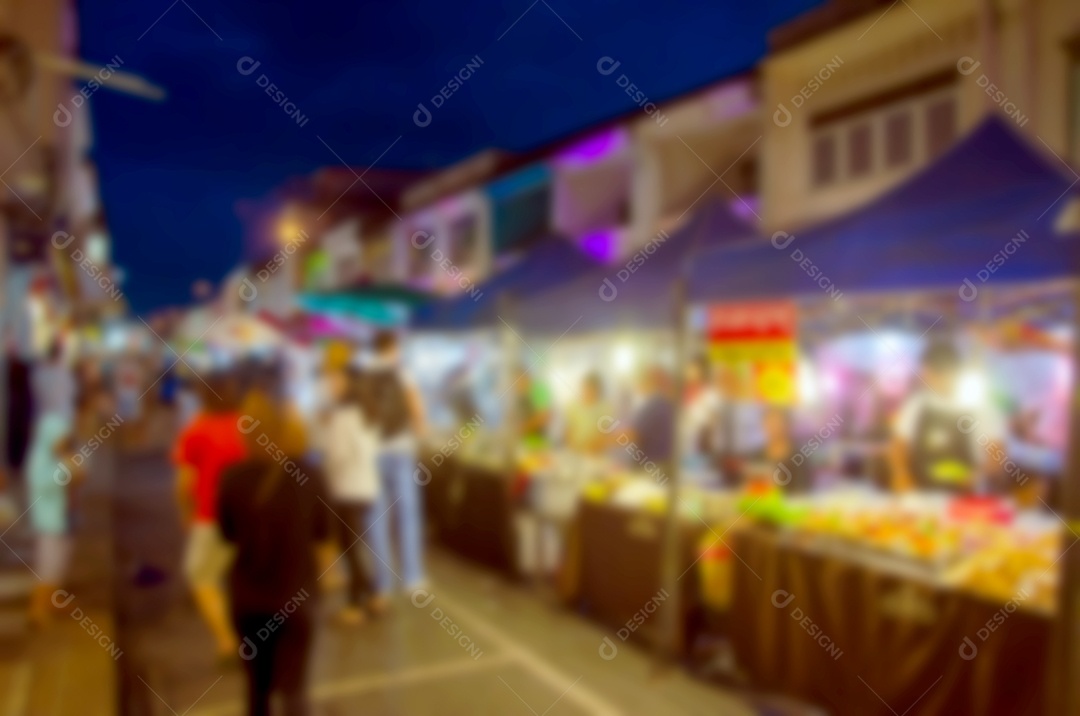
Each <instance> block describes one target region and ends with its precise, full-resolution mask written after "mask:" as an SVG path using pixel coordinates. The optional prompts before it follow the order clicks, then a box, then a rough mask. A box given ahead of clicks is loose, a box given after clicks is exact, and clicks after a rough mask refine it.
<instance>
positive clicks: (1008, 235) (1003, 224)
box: [688, 117, 1080, 302]
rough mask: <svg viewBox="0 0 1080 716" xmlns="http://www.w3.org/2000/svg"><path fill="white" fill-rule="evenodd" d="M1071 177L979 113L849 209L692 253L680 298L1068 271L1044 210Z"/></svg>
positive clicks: (1074, 249) (1067, 189)
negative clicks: (942, 150) (890, 185)
mask: <svg viewBox="0 0 1080 716" xmlns="http://www.w3.org/2000/svg"><path fill="white" fill-rule="evenodd" d="M1075 179H1076V177H1075V176H1074V175H1072V174H1071V173H1069V171H1068V169H1067V168H1066V167H1065V166H1064V165H1063V164H1061V163H1060V162H1059V161H1058V160H1056V159H1055V158H1054V157H1052V156H1051V157H1044V156H1042V153H1041V152H1038V151H1036V150H1035V149H1034V148H1032V147H1031V146H1029V145H1028V144H1027V143H1026V142H1025V141H1024V140H1023V139H1021V138H1020V137H1019V136H1017V134H1016V133H1015V132H1013V131H1012V130H1011V129H1009V128H1008V127H1007V126H1005V124H1004V123H1003V122H1002V121H1001V120H1000V119H999V118H997V117H991V118H989V119H987V120H986V121H984V122H983V123H982V124H981V125H980V126H979V127H978V128H976V129H975V130H974V131H973V132H972V133H971V134H970V135H968V137H967V138H965V139H964V140H963V141H961V142H960V143H959V144H957V145H956V146H955V147H954V148H953V149H952V150H951V151H949V152H948V153H947V154H945V155H944V156H943V157H942V158H941V159H939V160H938V161H937V162H935V163H934V164H933V165H931V166H930V167H928V168H926V169H924V170H923V171H921V172H919V173H917V174H916V175H915V176H914V177H912V178H910V179H908V180H907V181H906V182H904V183H903V184H902V185H901V186H900V187H898V188H896V189H894V190H893V191H891V192H889V193H888V194H886V195H885V196H883V197H882V198H880V199H878V200H877V201H874V202H872V203H870V204H869V205H867V206H866V207H864V208H862V209H859V210H858V211H856V212H854V213H852V214H848V215H846V216H844V217H841V218H839V219H835V220H833V221H830V222H827V223H825V224H822V225H820V226H817V227H814V228H813V229H810V230H808V231H805V232H802V233H797V234H795V235H794V236H792V235H789V234H786V233H784V232H778V233H777V234H776V235H774V237H773V239H772V241H770V242H763V243H756V244H754V243H746V244H742V245H739V246H733V247H721V248H718V249H715V250H710V251H708V252H707V253H705V254H703V255H701V256H700V257H699V259H698V260H696V261H695V262H694V265H693V267H692V269H691V271H690V273H689V275H688V294H689V298H690V300H691V301H695V302H703V301H712V302H718V301H732V300H745V299H753V298H769V297H773V298H777V297H783V296H798V295H815V294H817V295H820V294H821V293H822V292H823V291H824V292H827V293H828V294H829V295H830V296H831V297H833V298H835V297H836V296H837V295H838V294H853V293H858V292H890V291H902V290H911V289H941V288H946V289H951V290H955V291H957V292H958V293H959V292H960V291H961V288H963V290H964V294H962V295H961V297H965V296H972V297H973V296H974V295H975V294H977V289H978V288H980V287H982V286H983V285H984V284H1006V283H1021V282H1031V281H1040V280H1047V279H1053V278H1058V277H1065V276H1074V275H1076V274H1077V272H1078V271H1080V262H1078V259H1080V235H1077V234H1076V232H1075V230H1073V231H1071V232H1059V230H1058V228H1057V226H1056V225H1057V223H1058V222H1057V221H1056V219H1057V217H1058V215H1059V214H1060V212H1061V211H1062V210H1063V209H1064V208H1065V207H1066V206H1068V205H1069V203H1070V201H1071V200H1072V199H1075V198H1076V196H1077V195H1078V193H1080V192H1076V191H1074V190H1076V189H1077V188H1078V187H1080V184H1078V183H1077V182H1075ZM999 252H1001V255H1000V256H998V254H999ZM988 264H989V265H988ZM968 300H970V298H968Z"/></svg>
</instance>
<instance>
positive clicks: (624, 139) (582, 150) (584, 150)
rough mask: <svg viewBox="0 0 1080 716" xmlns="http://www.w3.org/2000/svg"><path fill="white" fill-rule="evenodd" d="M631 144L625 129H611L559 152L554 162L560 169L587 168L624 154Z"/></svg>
mask: <svg viewBox="0 0 1080 716" xmlns="http://www.w3.org/2000/svg"><path fill="white" fill-rule="evenodd" d="M629 143H630V139H629V136H628V135H627V132H626V130H625V129H624V128H622V127H611V128H610V129H605V130H604V131H602V132H597V133H596V134H593V135H591V136H589V137H587V138H585V139H583V140H582V141H580V142H578V143H577V144H573V145H571V146H569V147H567V148H566V149H563V150H561V151H559V152H558V153H556V154H555V156H554V158H553V159H552V162H553V163H554V164H555V165H556V166H559V167H567V168H575V167H587V166H589V165H591V164H596V163H598V162H602V161H604V160H605V159H609V158H611V157H612V156H614V155H616V154H618V153H620V152H622V151H623V150H625V149H626V148H627V147H628V146H629Z"/></svg>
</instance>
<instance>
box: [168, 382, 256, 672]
mask: <svg viewBox="0 0 1080 716" xmlns="http://www.w3.org/2000/svg"><path fill="white" fill-rule="evenodd" d="M201 388H202V390H201V396H200V397H201V402H202V407H201V410H200V412H199V414H198V415H197V416H196V417H195V419H193V420H192V421H191V422H190V423H189V424H188V425H187V427H185V428H184V430H183V432H181V433H180V435H179V436H178V437H177V439H176V446H175V449H174V450H173V462H175V463H176V466H177V481H176V500H177V504H178V506H179V509H180V516H181V519H182V521H183V523H184V526H185V528H186V529H187V531H188V536H187V548H186V550H185V554H184V574H185V576H186V577H187V580H188V582H189V584H190V585H191V590H192V593H193V594H194V597H195V603H196V605H197V606H198V609H199V612H200V613H201V614H202V617H203V619H204V620H205V621H206V624H207V626H208V627H210V631H211V633H212V634H213V636H214V641H215V642H216V644H217V650H218V655H219V657H221V658H222V659H226V658H231V657H233V656H234V655H235V653H236V649H237V646H238V642H237V638H236V635H235V633H234V632H233V629H232V625H231V620H230V618H229V610H228V603H227V601H226V597H225V590H224V584H223V581H224V576H225V571H226V569H228V566H229V562H230V561H231V558H232V553H231V550H230V548H229V546H228V544H227V543H226V542H225V540H224V539H222V536H221V532H220V530H219V529H218V522H217V497H218V482H219V481H220V479H221V475H222V472H223V471H224V470H225V468H227V467H229V466H230V465H232V464H234V463H237V462H239V461H240V460H242V459H244V457H245V456H246V454H247V451H246V449H245V447H244V440H243V434H242V433H241V432H240V428H239V425H238V423H239V420H240V415H239V413H238V412H237V410H236V404H237V401H236V389H235V386H234V384H233V381H232V380H231V379H230V378H228V377H226V376H208V377H207V381H206V383H205V384H203V385H202V386H201Z"/></svg>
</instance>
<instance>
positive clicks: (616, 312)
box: [514, 198, 762, 335]
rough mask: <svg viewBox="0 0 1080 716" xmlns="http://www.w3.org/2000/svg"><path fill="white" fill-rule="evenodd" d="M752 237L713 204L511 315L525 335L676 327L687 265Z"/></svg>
mask: <svg viewBox="0 0 1080 716" xmlns="http://www.w3.org/2000/svg"><path fill="white" fill-rule="evenodd" d="M751 236H753V229H752V228H751V227H749V226H748V225H747V224H746V223H745V222H744V221H742V220H741V219H740V218H738V217H737V216H735V215H734V214H733V213H732V211H731V209H730V208H729V207H728V204H727V202H725V201H723V200H721V199H719V198H716V199H712V200H711V201H710V202H709V203H708V204H706V205H705V206H704V207H703V208H702V209H700V210H699V211H697V212H696V213H695V214H694V216H693V217H692V218H691V219H690V221H689V222H687V223H686V224H685V225H683V226H682V227H681V228H680V229H679V230H678V231H676V232H675V233H674V234H673V235H671V236H670V237H668V236H667V235H666V234H660V235H658V236H657V237H654V238H653V239H650V241H649V242H647V243H646V244H645V245H644V246H643V247H642V248H641V249H640V250H639V251H638V252H636V253H635V254H634V255H632V256H631V257H629V259H627V260H624V261H621V262H620V263H617V264H613V265H611V266H604V267H602V268H598V269H596V270H594V271H590V272H589V273H587V274H585V275H583V276H581V277H579V278H577V279H575V280H573V281H570V282H567V283H565V284H563V285H561V286H559V287H558V288H556V289H553V290H551V291H547V292H544V293H540V294H537V295H535V296H533V297H532V299H531V300H530V301H529V302H528V304H527V305H521V306H520V307H518V310H516V311H515V313H514V318H515V323H516V325H518V326H520V328H521V329H522V330H525V331H529V332H532V333H549V334H555V335H559V334H562V333H563V332H572V333H577V334H581V333H588V332H592V331H603V330H612V329H617V328H633V329H657V328H674V324H675V315H676V300H677V299H676V296H675V287H676V285H677V284H678V282H679V279H680V277H682V276H683V274H684V273H685V271H686V269H687V265H688V262H690V261H692V260H696V258H695V257H696V256H697V255H698V254H699V253H700V252H701V251H703V250H704V249H706V248H708V247H719V246H725V245H728V244H731V243H734V242H740V241H745V240H746V239H747V238H748V237H751ZM761 241H762V240H761V239H760V238H759V239H757V242H758V243H760V242H761Z"/></svg>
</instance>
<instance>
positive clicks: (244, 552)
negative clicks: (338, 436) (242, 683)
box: [217, 389, 335, 716]
mask: <svg viewBox="0 0 1080 716" xmlns="http://www.w3.org/2000/svg"><path fill="white" fill-rule="evenodd" d="M243 406H244V409H243V415H242V416H241V417H240V418H239V419H238V420H237V421H236V425H235V428H234V430H235V431H236V432H237V433H238V434H240V435H242V436H243V438H244V440H245V442H246V444H247V457H246V458H245V459H244V460H242V461H240V462H237V463H233V464H232V465H230V466H229V467H228V468H226V469H225V471H224V473H223V475H222V477H221V481H220V485H219V487H218V504H217V517H218V526H219V527H220V529H221V535H222V537H224V539H225V540H227V541H228V542H229V543H230V544H232V545H233V547H234V548H235V550H236V559H235V560H234V561H233V563H232V567H231V569H230V572H229V579H228V584H229V596H230V611H231V616H232V622H233V626H234V628H235V629H236V634H237V636H238V637H239V640H240V642H239V654H240V658H241V659H242V660H243V665H244V671H245V675H246V677H247V694H248V711H247V712H248V714H249V715H250V716H264V715H265V714H269V713H270V697H271V695H272V694H274V693H277V694H278V695H279V697H280V698H281V701H282V704H281V705H282V706H283V711H282V713H285V714H288V715H289V716H300V715H302V714H306V713H308V704H307V693H306V691H307V670H308V661H309V657H310V653H311V647H312V641H313V639H312V638H313V635H314V630H315V616H316V606H317V602H318V594H319V590H318V580H319V568H318V560H317V557H316V554H317V551H318V550H320V549H326V548H328V547H329V543H330V540H331V538H332V536H333V530H332V523H333V522H334V521H335V520H334V517H333V514H332V513H331V511H330V507H329V504H328V503H329V500H330V495H329V493H328V492H327V491H326V487H325V482H324V480H323V475H322V473H321V472H320V471H319V470H318V469H317V468H316V467H315V466H314V465H311V464H310V463H308V462H306V461H305V460H304V457H303V456H304V453H305V452H306V447H307V445H306V438H305V434H304V431H303V430H301V429H299V426H298V425H297V424H296V421H295V420H294V419H292V418H290V417H289V414H288V411H287V410H286V406H284V405H283V404H281V401H277V400H275V399H273V398H271V397H270V396H269V395H268V394H267V393H266V392H263V391H261V390H258V389H256V390H254V391H252V392H251V393H249V394H248V396H247V397H246V398H245V399H244V403H243ZM267 445H273V446H275V449H274V450H267V448H266V446H267Z"/></svg>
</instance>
